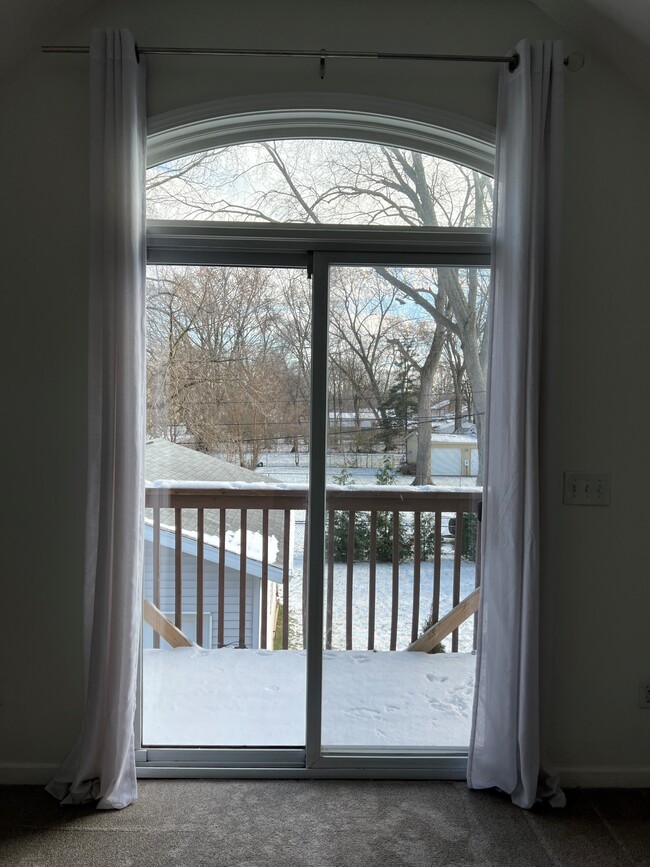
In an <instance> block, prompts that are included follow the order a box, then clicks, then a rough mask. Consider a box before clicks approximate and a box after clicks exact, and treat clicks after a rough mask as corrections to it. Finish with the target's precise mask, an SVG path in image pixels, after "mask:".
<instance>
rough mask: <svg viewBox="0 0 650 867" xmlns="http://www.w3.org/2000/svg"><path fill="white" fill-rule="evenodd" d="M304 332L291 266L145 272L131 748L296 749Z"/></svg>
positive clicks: (301, 731)
mask: <svg viewBox="0 0 650 867" xmlns="http://www.w3.org/2000/svg"><path fill="white" fill-rule="evenodd" d="M310 328H311V298H310V284H309V281H308V280H307V278H306V274H305V271H304V270H301V271H298V270H290V269H280V268H263V267H224V266H206V267H204V266H201V267H199V266H185V265H183V266H178V265H165V266H150V267H149V269H148V285H147V433H148V440H147V444H146V447H145V465H146V479H147V494H146V505H147V509H146V514H145V569H144V576H145V577H144V594H145V601H144V612H145V616H144V626H143V677H142V681H143V703H142V705H143V708H142V743H143V746H149V747H153V746H157V747H182V746H188V747H189V746H202V747H286V746H304V744H305V703H306V687H305V653H304V649H303V607H302V597H303V581H302V578H303V572H304V562H305V557H304V549H305V544H304V528H305V511H306V508H307V491H308V485H307V469H308V466H309V444H310V438H309V410H310V370H311V336H310ZM287 482H289V483H291V484H289V485H287Z"/></svg>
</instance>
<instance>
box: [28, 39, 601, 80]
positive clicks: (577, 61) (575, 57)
mask: <svg viewBox="0 0 650 867" xmlns="http://www.w3.org/2000/svg"><path fill="white" fill-rule="evenodd" d="M41 50H42V52H43V53H44V54H88V53H89V51H90V49H89V48H88V46H87V45H42V46H41ZM136 51H137V52H138V54H171V55H183V56H210V57H211V56H216V57H317V58H319V60H320V72H321V78H323V77H324V74H325V61H326V60H329V59H330V58H347V59H353V60H436V61H437V60H442V61H455V62H462V63H464V62H469V63H507V64H508V68H509V69H510V70H511V71H514V70H515V69H516V68H517V66H518V65H519V55H518V54H513V55H510V56H508V57H503V56H501V55H492V54H402V53H398V52H392V51H326V50H325V49H324V48H323V49H321V50H320V51H316V50H314V49H311V50H310V49H275V48H162V47H159V46H145V45H143V46H142V47H136ZM564 65H565V66H566V67H568V68H569V69H580V68H581V67H582V66H583V65H584V55H582V54H580V53H579V52H577V51H574V52H573V53H572V54H570V55H569V56H568V57H565V58H564Z"/></svg>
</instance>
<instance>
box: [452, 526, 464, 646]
mask: <svg viewBox="0 0 650 867" xmlns="http://www.w3.org/2000/svg"><path fill="white" fill-rule="evenodd" d="M454 535H455V539H454V587H453V594H452V603H451V605H452V608H455V607H456V606H457V605H458V603H459V602H460V569H461V563H462V560H461V558H462V555H463V513H462V512H456V527H455V531H454ZM451 652H452V653H458V629H454V631H453V632H452V634H451Z"/></svg>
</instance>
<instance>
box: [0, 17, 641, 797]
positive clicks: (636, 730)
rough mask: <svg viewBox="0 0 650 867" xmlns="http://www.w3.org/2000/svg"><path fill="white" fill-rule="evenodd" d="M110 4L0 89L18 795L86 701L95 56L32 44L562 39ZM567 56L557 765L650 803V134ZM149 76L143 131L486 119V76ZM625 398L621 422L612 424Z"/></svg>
mask: <svg viewBox="0 0 650 867" xmlns="http://www.w3.org/2000/svg"><path fill="white" fill-rule="evenodd" d="M98 9H99V11H98V12H96V14H94V15H93V16H90V17H88V18H87V19H86V20H84V21H79V22H78V23H75V24H74V25H66V26H65V27H64V26H62V25H61V24H59V23H58V22H57V21H53V22H43V26H42V27H41V28H40V29H39V30H38V32H36V33H35V34H34V45H33V48H32V51H31V52H30V53H29V56H28V57H27V58H26V59H25V62H24V63H23V64H22V65H21V66H20V67H19V68H17V69H15V70H14V71H13V72H12V73H10V74H9V75H8V76H6V77H5V79H4V80H3V81H2V82H1V83H0V99H1V105H2V123H3V134H2V136H0V149H1V158H2V162H1V165H2V170H3V172H2V175H3V179H2V198H1V199H0V202H1V204H0V209H1V211H2V219H3V231H2V235H0V237H2V238H3V241H5V243H4V244H3V256H2V264H1V268H2V270H1V274H2V290H3V291H2V300H3V309H2V323H3V339H2V345H3V349H4V351H5V361H4V365H3V367H2V372H3V375H4V379H5V380H6V385H5V386H4V390H3V394H4V395H5V398H4V404H3V409H4V413H3V415H4V424H3V433H4V436H5V439H6V443H5V455H6V457H7V458H8V460H7V461H6V463H7V466H6V469H5V476H4V479H5V492H4V499H5V502H6V503H7V505H8V507H9V508H8V510H7V511H8V515H7V517H6V519H5V520H4V521H3V528H4V529H6V530H7V533H8V538H10V539H11V540H12V542H13V544H12V545H10V546H9V545H6V546H5V549H4V560H3V566H4V568H3V578H4V580H3V582H2V600H1V605H0V676H2V677H3V678H4V706H2V707H0V779H5V780H9V779H21V780H24V781H27V780H29V779H33V780H40V779H42V778H43V777H44V776H47V774H48V771H47V769H46V768H45V766H47V765H53V764H55V763H57V762H58V761H59V760H61V759H62V758H63V757H64V755H65V753H66V752H67V750H68V748H69V747H70V746H71V743H72V741H73V739H74V734H75V732H76V730H77V729H78V727H79V724H80V714H81V700H82V663H81V657H80V648H81V607H82V599H81V569H82V553H83V552H82V540H83V499H84V461H85V455H84V426H85V360H86V340H85V320H86V306H85V291H86V273H87V266H88V262H87V252H86V251H87V222H88V209H87V181H86V166H87V158H88V154H87V141H88V137H87V124H88V116H87V105H86V101H87V59H86V58H84V57H80V56H61V57H52V56H50V57H46V56H42V55H41V54H40V53H39V50H38V46H39V44H40V43H41V42H63V43H87V42H88V28H89V26H90V25H91V24H92V25H100V26H102V25H121V26H127V27H130V28H131V29H132V30H133V32H134V34H135V35H136V38H137V40H138V41H139V42H140V44H143V45H203V44H212V45H216V46H226V45H230V46H258V47H266V46H270V47H287V46H288V47H314V48H320V47H322V46H324V47H326V48H334V47H336V48H349V49H351V48H360V49H368V50H373V49H374V50H391V51H412V52H415V51H446V52H468V53H496V54H500V53H504V52H506V51H507V50H508V49H509V48H511V47H512V46H513V45H514V43H515V42H516V41H517V40H518V39H519V38H521V37H523V36H528V37H532V38H542V37H552V38H556V37H562V36H565V34H562V33H561V32H560V31H559V29H558V28H557V26H555V25H554V24H553V23H552V22H550V20H548V19H546V18H545V17H544V16H543V15H542V14H541V13H539V12H538V10H537V9H536V8H535V7H533V6H531V5H529V4H528V3H525V2H523V0H480V2H479V0H475V2H472V0H401V2H400V3H395V2H394V0H357V2H355V3H350V2H349V0H329V2H327V3H325V2H322V3H315V2H312V0H290V2H283V3H270V2H268V0H241V2H239V3H214V2H207V0H206V2H201V0H185V2H184V3H183V4H182V5H181V4H179V3H176V2H171V0H158V2H156V3H150V2H146V0H129V2H123V3H113V4H109V5H106V6H102V5H100V6H99V7H98ZM567 48H569V49H574V48H581V49H582V50H583V51H584V52H585V54H586V55H587V64H586V66H585V68H584V69H583V70H582V71H581V72H579V73H576V74H572V75H569V76H568V80H567V112H566V114H567V145H566V156H567V164H566V197H565V241H566V243H565V248H564V254H563V260H562V283H561V286H560V291H559V293H558V297H557V299H555V305H556V312H555V318H554V322H553V326H552V334H551V338H550V347H551V351H550V352H549V365H548V376H549V382H548V402H547V410H546V413H545V472H544V479H545V482H546V491H545V507H544V525H545V548H544V552H545V558H544V576H543V577H544V593H543V605H544V607H543V622H542V647H543V683H542V686H543V689H542V693H543V703H544V714H543V719H544V735H545V755H546V760H547V762H548V763H549V764H552V765H555V766H559V767H561V768H565V769H574V771H573V777H569V776H568V777H567V779H571V780H572V781H574V782H576V781H578V782H580V781H585V782H588V781H589V780H591V781H593V780H597V781H599V782H603V783H607V782H608V781H611V780H613V779H614V778H615V774H616V773H619V777H618V779H623V780H625V781H628V782H630V781H632V779H634V778H635V777H636V779H638V780H640V779H641V771H642V769H645V772H646V777H645V784H646V785H647V784H648V776H647V774H648V773H649V772H650V711H642V710H639V709H638V708H637V707H636V701H637V683H638V681H639V679H640V678H642V677H650V629H648V611H650V582H649V581H648V569H647V565H646V564H647V555H646V547H647V544H646V537H647V531H646V523H647V520H646V514H647V499H648V491H647V488H648V481H649V480H648V457H647V455H648V449H647V437H648V435H647V425H646V423H645V420H646V419H647V417H648V388H647V384H646V371H647V369H648V366H647V365H648V357H647V355H648V349H647V347H648V343H649V342H648V340H647V339H646V335H645V330H646V322H647V320H648V314H649V313H650V309H649V307H650V301H649V293H648V291H647V283H648V281H647V277H646V275H647V262H646V255H645V245H646V244H647V238H648V237H650V232H649V229H650V225H649V218H648V207H647V202H648V193H649V192H650V191H649V190H648V168H647V153H648V139H649V135H648V133H649V126H650V122H649V121H648V116H647V110H646V103H645V101H644V99H643V98H642V96H641V93H635V92H634V89H633V86H632V85H631V84H630V83H629V82H626V81H624V80H623V79H620V78H618V77H617V73H615V72H614V71H613V70H610V69H608V68H607V67H606V66H605V65H603V64H601V63H600V62H599V61H598V59H597V58H596V57H595V56H593V54H592V53H590V51H589V48H588V47H585V46H582V45H581V44H580V42H579V40H578V39H573V40H569V41H568V43H567ZM148 68H149V77H148V98H149V109H150V113H151V114H157V113H159V112H162V111H168V110H171V109H175V108H179V107H181V106H184V105H188V104H192V103H197V102H202V101H208V100H215V99H219V98H226V97H235V96H242V95H256V94H269V93H290V92H294V91H300V92H313V93H320V92H321V91H323V90H327V91H329V92H341V93H358V94H363V95H367V96H382V97H388V98H393V99H401V100H409V101H412V102H419V103H421V104H423V105H425V106H431V107H432V108H438V109H444V110H447V111H453V112H455V113H458V114H462V115H466V116H468V117H470V118H474V119H477V120H480V121H482V122H484V123H493V122H494V113H495V94H496V69H495V68H493V67H491V66H482V65H470V64H466V65H436V66H432V65H423V64H415V63H413V64H407V63H383V64H382V63H378V62H360V61H351V60H350V61H332V62H330V63H328V67H327V75H326V78H325V81H324V82H323V81H321V80H320V78H319V77H318V63H317V61H315V60H264V61H262V60H260V61H258V60H251V59H219V60H216V59H205V58H202V59H201V58H152V59H150V60H149V62H148ZM612 397H615V400H614V401H612ZM612 402H614V403H616V404H617V405H622V406H629V407H630V408H631V412H630V415H627V414H626V416H625V417H621V418H620V420H619V421H615V420H612V421H611V422H605V419H604V417H605V412H604V410H603V407H607V406H608V405H610V404H611V403H612ZM564 469H573V470H597V471H609V472H611V474H612V505H611V506H610V507H609V508H603V509H589V508H578V507H564V506H562V502H561V500H562V496H561V489H562V471H563V470H564ZM35 636H39V638H40V640H39V641H38V642H37V641H35V640H34V637H35ZM28 766H29V767H31V768H32V771H31V774H30V773H28V772H27V771H26V770H25V768H26V767H28ZM44 768H45V769H44ZM575 769H577V771H576V770H575ZM620 774H623V776H622V777H621V776H620Z"/></svg>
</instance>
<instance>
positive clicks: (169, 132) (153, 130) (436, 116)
mask: <svg viewBox="0 0 650 867" xmlns="http://www.w3.org/2000/svg"><path fill="white" fill-rule="evenodd" d="M266 102H267V104H266V105H265V104H264V103H265V100H263V99H262V100H260V99H259V98H255V99H251V100H232V101H221V102H218V103H213V104H210V105H203V106H198V107H193V108H189V109H183V110H181V111H177V112H172V113H169V114H166V115H160V116H159V117H157V118H153V119H151V120H150V123H149V139H148V154H147V157H148V158H147V163H148V165H149V166H154V165H157V164H160V163H162V162H165V161H168V160H171V159H175V158H178V157H181V156H185V155H189V154H191V153H196V152H198V151H201V150H207V149H209V148H215V147H223V146H226V145H233V144H244V143H248V142H252V141H261V140H264V139H267V140H277V139H282V138H284V139H288V138H318V137H322V138H328V139H332V138H334V139H335V138H339V139H348V140H358V141H365V142H374V143H379V144H388V145H392V146H395V147H401V148H408V149H412V150H417V151H421V152H424V153H428V154H432V155H434V156H438V157H441V158H443V159H447V160H451V161H454V162H458V163H460V164H462V165H465V166H467V167H469V168H473V169H476V170H477V171H481V172H484V173H486V174H493V169H494V131H493V130H492V129H491V128H490V127H487V126H484V125H482V124H479V123H476V122H469V121H467V120H465V119H462V118H458V117H455V116H452V115H450V114H447V113H442V112H435V111H431V110H430V109H425V108H423V107H422V106H414V105H410V104H408V103H401V102H400V103H398V102H393V101H390V100H376V99H375V100H372V99H371V100H368V99H366V98H356V97H350V96H345V97H342V96H340V95H338V96H334V97H332V96H323V97H321V98H315V97H314V95H313V94H310V95H308V96H306V97H301V96H291V97H277V96H274V97H270V98H269V99H268V100H267V101H266ZM305 105H308V106H309V107H307V108H306V107H305ZM147 258H148V263H149V264H188V265H189V264H195V265H199V264H200V265H210V264H214V265H242V266H256V265H266V266H277V267H291V266H294V267H303V266H304V267H306V268H307V270H308V273H309V275H310V276H311V277H312V278H313V310H312V328H313V340H312V351H313V355H314V357H315V358H317V357H319V356H320V357H324V358H326V356H327V318H328V292H327V279H328V276H327V275H328V270H329V266H330V265H332V264H337V265H338V264H364V265H372V264H382V265H404V266H445V265H448V266H459V267H476V268H486V267H489V265H490V258H491V231H489V230H487V231H486V230H483V229H471V228H469V229H468V228H464V229H458V228H449V227H442V228H437V227H436V228H431V227H407V228H404V227H393V226H366V227H358V226H346V225H338V226H336V225H334V226H332V225H315V224H289V223H287V224H277V223H273V224H264V223H253V222H243V223H236V222H232V221H228V222H223V223H218V222H212V221H211V222H201V221H196V220H194V221H173V220H150V221H148V224H147ZM314 370H315V375H314V379H313V381H312V416H311V442H312V448H313V451H314V452H315V453H318V452H319V450H320V451H323V453H324V450H325V445H326V429H327V410H326V407H327V374H326V365H325V366H323V367H322V368H319V366H318V365H314ZM310 474H311V475H310V489H311V499H310V515H309V519H308V520H309V524H310V525H311V526H312V527H319V526H321V527H322V526H324V525H325V465H324V461H323V462H320V461H312V462H311V465H310ZM323 542H324V540H323V534H322V533H315V534H314V535H313V538H312V539H310V547H309V569H310V572H311V570H312V569H313V568H315V567H317V566H319V565H321V566H322V563H323V559H324V546H323ZM307 616H308V620H309V623H310V624H311V628H313V630H314V632H315V634H321V635H322V634H323V620H322V616H323V595H322V587H321V588H320V595H318V593H316V594H310V596H309V600H308V615H307ZM307 684H308V686H307V714H306V730H307V743H306V747H305V750H304V751H303V750H301V749H286V750H285V749H282V750H273V751H269V750H264V749H258V750H255V753H256V761H255V765H256V767H255V769H254V770H253V771H251V772H248V771H246V770H242V768H246V766H247V765H249V764H250V759H251V755H250V751H248V750H246V749H243V750H224V749H216V750H214V751H212V750H209V749H205V748H203V749H201V751H200V752H201V755H200V758H199V757H197V756H196V755H195V753H196V751H195V750H192V749H160V750H151V749H149V750H143V749H140V750H138V753H137V760H138V767H139V775H140V776H143V777H146V776H160V775H161V771H160V768H159V767H156V764H159V763H161V762H162V763H164V764H165V766H166V767H168V773H169V775H171V776H175V775H177V774H178V769H179V768H180V769H183V768H185V770H182V773H183V775H187V765H188V762H189V763H190V764H192V765H196V763H197V759H198V761H199V762H200V765H201V767H200V768H199V770H198V771H197V775H199V776H221V775H224V774H225V775H226V776H227V775H228V773H229V771H230V769H232V768H235V767H236V768H238V769H239V770H238V771H237V773H238V774H239V775H243V776H246V775H248V776H254V777H263V776H269V777H273V776H274V775H276V774H277V772H278V771H277V768H278V767H279V764H282V762H286V768H285V771H284V772H283V775H284V776H295V777H302V776H307V777H310V778H312V777H321V776H322V777H325V778H327V777H331V776H335V777H336V776H341V775H343V774H344V775H345V776H346V777H355V776H356V777H368V776H370V777H376V776H388V777H391V776H394V777H399V778H406V777H410V776H413V777H415V778H423V777H424V778H426V777H430V778H438V779H464V777H465V774H466V768H467V758H466V754H465V753H464V752H463V751H459V750H454V751H453V752H452V753H450V752H449V751H447V752H446V753H445V752H444V751H443V753H440V754H437V755H435V756H432V757H431V756H422V757H421V756H419V755H416V756H414V755H405V756H404V757H401V758H400V757H394V758H392V759H388V760H386V759H385V758H383V757H382V756H381V755H377V756H373V755H369V754H364V755H363V756H356V755H355V754H354V752H352V753H350V755H347V754H346V755H333V756H326V755H324V754H323V750H322V744H321V717H320V714H321V694H322V648H319V647H318V645H317V644H314V645H311V646H308V648H307ZM136 737H138V738H139V732H138V733H137V734H136ZM140 743H141V741H140ZM211 753H214V755H211ZM196 766H197V767H198V765H196ZM148 768H149V769H150V772H148ZM224 768H225V769H226V770H224Z"/></svg>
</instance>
